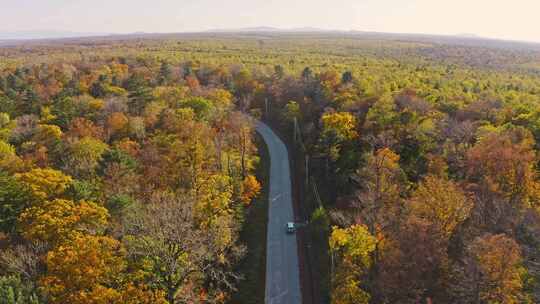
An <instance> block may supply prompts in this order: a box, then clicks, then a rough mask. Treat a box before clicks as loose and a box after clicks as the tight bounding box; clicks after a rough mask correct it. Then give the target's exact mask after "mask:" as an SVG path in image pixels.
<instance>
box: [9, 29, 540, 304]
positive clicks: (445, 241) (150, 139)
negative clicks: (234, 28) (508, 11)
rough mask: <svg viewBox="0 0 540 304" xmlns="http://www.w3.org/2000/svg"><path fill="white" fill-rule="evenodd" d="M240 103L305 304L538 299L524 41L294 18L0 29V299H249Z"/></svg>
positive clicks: (256, 195)
mask: <svg viewBox="0 0 540 304" xmlns="http://www.w3.org/2000/svg"><path fill="white" fill-rule="evenodd" d="M250 117H254V118H260V119H264V120H265V121H266V122H267V123H268V124H270V125H271V126H272V127H273V128H274V129H275V130H276V131H277V132H278V133H279V134H280V135H281V136H282V137H283V138H284V140H285V142H286V143H287V145H288V148H289V152H290V154H291V155H292V157H293V164H292V168H293V171H294V172H293V175H294V177H293V179H294V180H293V185H295V186H297V189H295V192H296V194H297V195H296V196H295V197H296V202H295V203H296V204H297V206H299V208H298V210H299V211H298V212H299V214H297V217H299V218H302V219H303V220H305V221H306V223H307V226H306V227H305V228H304V229H302V230H301V231H299V234H300V236H301V237H300V243H301V244H300V247H304V248H305V250H300V254H301V255H304V258H302V260H303V261H304V264H305V267H303V268H302V269H303V270H302V272H303V274H302V276H301V278H302V281H303V284H302V286H308V287H304V288H303V292H304V293H310V296H309V297H307V296H304V302H305V303H334V304H349V303H351V304H352V303H355V304H357V303H426V304H427V303H478V304H484V303H485V304H494V303H500V304H503V303H505V304H506V303H540V179H539V173H540V167H539V165H540V163H539V161H540V158H539V153H538V152H539V149H540V47H538V46H537V45H535V46H529V45H519V47H516V46H514V47H508V45H507V44H504V43H501V44H500V45H499V44H496V43H493V42H490V43H486V42H482V41H480V42H477V41H475V40H466V41H465V42H464V41H461V40H459V39H456V40H443V41H440V40H435V39H434V38H432V37H421V38H419V37H405V36H403V37H402V36H398V37H394V36H389V37H385V36H371V35H368V36H363V35H354V34H348V35H345V34H343V35H342V34H315V33H314V34H275V33H274V34H269V33H250V34H234V35H233V34H210V33H209V34H199V35H194V34H185V35H154V36H153V35H148V36H134V37H130V36H126V37H120V38H115V39H113V38H84V39H82V38H81V39H65V40H59V41H39V42H33V43H16V44H12V45H10V44H5V45H3V46H1V47H0V303H1V304H15V303H17V304H19V303H32V304H38V303H51V304H55V303H74V304H77V303H81V304H82V303H91V304H92V303H95V304H101V303H133V304H136V303H141V304H143V303H163V304H166V303H169V304H175V303H262V302H263V301H264V300H263V299H256V300H250V301H249V302H248V301H243V300H242V299H240V300H239V299H238V297H236V296H235V295H237V294H239V293H245V292H246V290H242V288H247V287H246V286H248V285H246V283H245V282H246V281H249V280H251V279H253V277H251V276H250V275H249V274H246V273H244V272H245V271H244V269H245V267H240V266H239V265H242V263H245V262H246V261H250V259H249V257H250V255H252V254H253V252H252V251H250V249H251V248H252V245H251V244H250V243H249V242H248V243H246V240H245V237H244V236H245V234H244V233H243V231H245V230H246V227H248V230H249V227H250V226H249V225H251V222H252V221H250V217H253V216H254V214H256V212H257V211H256V210H257V208H260V206H259V204H264V202H263V201H261V200H260V197H262V196H263V194H264V187H265V185H264V180H263V179H264V178H263V179H261V178H260V176H259V175H260V174H257V172H258V171H260V170H261V166H262V164H264V163H265V162H267V161H268V160H267V159H266V158H267V155H266V153H265V152H261V148H260V145H259V144H258V143H257V142H258V139H257V135H256V133H255V129H254V121H253V119H252V118H250ZM304 161H305V164H306V165H305V166H304ZM304 180H305V181H306V185H305V186H302V185H303V183H304V182H303V181H304ZM313 189H316V194H315V195H314V192H315V190H313ZM263 206H264V205H263ZM263 232H264V231H263ZM262 237H263V238H262V239H259V242H262V240H264V236H262ZM308 245H309V246H308ZM248 266H249V265H248ZM257 267H260V265H259V266H257ZM248 268H249V267H248ZM308 269H309V272H310V273H311V275H309V274H306V273H305V272H307V271H308ZM313 273H315V275H313ZM246 275H247V280H246ZM308 290H309V291H308ZM247 292H248V293H249V292H252V293H255V292H256V291H247ZM255 298H256V297H255Z"/></svg>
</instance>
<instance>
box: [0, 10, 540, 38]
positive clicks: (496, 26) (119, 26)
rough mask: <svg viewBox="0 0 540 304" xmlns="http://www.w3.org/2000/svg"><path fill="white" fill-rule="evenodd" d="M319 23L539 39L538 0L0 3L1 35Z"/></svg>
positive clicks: (336, 26)
mask: <svg viewBox="0 0 540 304" xmlns="http://www.w3.org/2000/svg"><path fill="white" fill-rule="evenodd" d="M255 26H273V27H280V28H294V27H318V28H324V29H339V30H362V31H378V32H398V33H427V34H449V35H453V34H462V33H467V34H476V35H480V36H484V37H491V38H503V39H511V40H529V41H537V42H540V0H511V1H509V0H220V1H218V0H0V32H6V31H42V30H47V31H50V30H58V31H73V32H104V33H131V32H138V31H143V32H185V31H199V30H207V29H216V28H220V29H223V28H242V27H255Z"/></svg>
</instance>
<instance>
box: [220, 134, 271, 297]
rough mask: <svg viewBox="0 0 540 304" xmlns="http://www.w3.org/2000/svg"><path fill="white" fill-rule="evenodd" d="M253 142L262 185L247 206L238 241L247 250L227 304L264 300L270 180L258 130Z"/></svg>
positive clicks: (268, 165) (267, 161)
mask: <svg viewBox="0 0 540 304" xmlns="http://www.w3.org/2000/svg"><path fill="white" fill-rule="evenodd" d="M256 144H257V147H258V150H259V155H260V163H259V166H258V167H257V171H256V175H257V180H259V182H260V183H261V185H262V190H261V194H260V196H259V197H258V198H257V199H256V200H255V201H253V202H252V204H251V206H250V207H249V210H248V213H247V215H246V219H245V222H244V227H243V228H242V231H241V232H240V241H241V242H242V243H243V244H245V245H246V246H247V254H246V256H245V257H244V259H243V260H242V261H241V262H240V264H239V265H238V267H237V269H236V271H237V272H238V273H239V274H241V275H242V276H243V279H242V280H241V281H240V283H239V284H238V291H236V292H235V293H234V295H233V296H232V298H231V300H230V301H229V304H261V303H264V293H265V281H266V229H267V227H266V225H267V223H268V192H269V188H268V187H269V181H270V155H269V153H268V148H267V146H266V144H265V143H264V140H263V139H262V137H261V136H260V135H259V134H257V137H256Z"/></svg>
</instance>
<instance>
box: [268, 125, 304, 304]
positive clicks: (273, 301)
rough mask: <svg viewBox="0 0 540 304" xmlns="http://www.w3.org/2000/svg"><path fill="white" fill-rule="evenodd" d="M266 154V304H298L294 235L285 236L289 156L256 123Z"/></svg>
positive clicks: (271, 134) (289, 203)
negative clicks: (267, 202)
mask: <svg viewBox="0 0 540 304" xmlns="http://www.w3.org/2000/svg"><path fill="white" fill-rule="evenodd" d="M257 132H259V134H261V135H262V137H263V138H264V141H265V142H266V145H267V146H268V150H269V152H270V195H269V207H268V208H269V210H268V234H267V245H266V293H265V303H266V304H300V303H302V296H301V293H300V271H299V268H298V251H297V244H296V234H287V233H286V224H287V222H291V221H294V214H293V206H292V195H291V174H290V168H289V155H288V153H287V148H286V147H285V144H283V142H282V141H281V140H280V139H279V138H278V137H277V136H276V134H274V132H273V131H272V130H271V129H270V128H269V127H268V126H267V125H265V124H264V123H262V122H258V123H257Z"/></svg>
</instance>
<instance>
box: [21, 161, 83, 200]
mask: <svg viewBox="0 0 540 304" xmlns="http://www.w3.org/2000/svg"><path fill="white" fill-rule="evenodd" d="M15 177H16V178H17V179H18V180H19V181H21V182H22V183H24V184H26V185H27V186H28V187H29V188H30V189H31V191H32V194H33V195H34V197H35V198H36V199H37V200H50V199H54V198H59V197H61V196H62V195H63V194H64V192H65V191H66V189H67V188H68V187H69V185H70V184H71V182H72V181H73V179H72V178H71V177H70V176H68V175H65V174H64V173H62V172H60V171H58V170H54V169H50V168H45V169H42V168H36V169H32V170H30V171H29V172H25V173H19V174H16V175H15Z"/></svg>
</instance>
